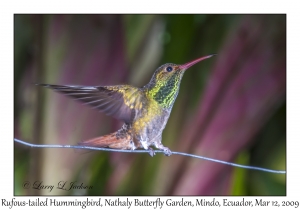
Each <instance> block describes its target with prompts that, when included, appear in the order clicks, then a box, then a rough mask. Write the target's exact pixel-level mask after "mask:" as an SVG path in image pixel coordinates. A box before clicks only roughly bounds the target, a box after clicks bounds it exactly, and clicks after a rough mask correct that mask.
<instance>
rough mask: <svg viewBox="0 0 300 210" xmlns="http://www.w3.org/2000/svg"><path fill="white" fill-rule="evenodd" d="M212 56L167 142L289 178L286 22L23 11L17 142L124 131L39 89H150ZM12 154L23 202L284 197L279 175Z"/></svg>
mask: <svg viewBox="0 0 300 210" xmlns="http://www.w3.org/2000/svg"><path fill="white" fill-rule="evenodd" d="M212 53H217V54H218V55H217V56H215V57H213V58H210V59H208V60H205V61H203V62H201V63H199V64H197V65H195V66H194V67H193V68H191V69H190V70H188V71H187V72H186V73H185V75H184V77H183V80H182V83H181V89H180V92H179V95H178V98H177V100H176V102H175V105H174V107H173V110H172V113H171V116H170V119H169V121H168V124H167V126H166V129H165V131H164V133H163V144H164V145H165V146H167V147H169V148H170V149H171V150H173V151H181V152H186V153H192V154H198V155H202V156H206V157H210V158H217V159H221V160H225V161H233V162H236V163H240V164H246V165H253V166H259V167H267V168H272V169H277V170H285V169H286V16H285V15H15V16H14V137H15V138H19V139H22V140H25V141H28V142H31V143H37V144H72V145H75V144H77V142H79V141H82V140H86V139H89V138H93V137H96V136H100V135H104V134H108V133H110V132H113V131H115V130H117V129H119V128H120V127H121V125H122V122H120V121H118V120H115V119H113V118H111V117H107V116H105V115H104V114H103V113H100V112H97V111H96V110H93V109H90V108H89V107H88V106H85V105H82V104H80V103H77V102H75V101H74V100H72V99H69V98H67V97H65V96H62V95H60V94H57V93H55V92H53V91H50V90H46V89H45V88H42V87H37V86H35V85H34V83H50V84H64V85H67V84H68V85H71V84H73V85H117V84H131V85H134V86H138V87H142V86H144V85H145V84H147V83H148V81H149V80H150V78H151V76H152V74H153V73H154V71H155V69H156V68H157V67H159V66H160V65H162V64H164V63H176V64H183V63H186V62H188V61H191V60H193V59H195V58H198V57H200V56H204V55H208V54H212ZM14 147H15V148H14V193H15V195H286V176H285V175H283V174H271V173H266V172H261V171H252V170H246V169H239V168H233V167H230V166H226V165H222V164H218V163H213V162H208V161H203V160H199V159H193V158H189V157H182V156H176V155H173V156H170V157H165V156H164V155H162V154H157V155H156V156H155V157H153V158H151V157H150V156H149V155H148V154H146V153H145V154H127V153H108V152H88V153H84V154H82V153H78V152H75V151H74V150H72V149H37V148H29V147H25V146H23V145H19V144H16V143H15V144H14ZM25 181H29V182H30V184H31V187H29V189H24V187H23V183H24V182H25ZM35 181H37V183H41V185H40V186H42V185H44V186H46V185H54V188H56V187H57V185H58V183H59V182H60V181H63V182H67V183H66V186H68V185H69V184H70V182H76V184H77V185H81V183H82V184H83V186H92V189H77V190H76V189H75V190H74V189H73V190H61V189H53V190H52V191H51V192H50V190H47V189H41V190H38V189H34V188H33V185H34V182H35ZM37 183H36V185H38V184H37Z"/></svg>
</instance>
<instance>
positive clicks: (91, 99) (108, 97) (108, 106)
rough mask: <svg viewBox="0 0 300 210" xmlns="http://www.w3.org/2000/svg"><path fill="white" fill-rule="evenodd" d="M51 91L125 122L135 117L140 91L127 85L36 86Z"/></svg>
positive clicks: (139, 102)
mask: <svg viewBox="0 0 300 210" xmlns="http://www.w3.org/2000/svg"><path fill="white" fill-rule="evenodd" d="M36 85H40V86H44V87H47V88H50V89H53V90H55V91H57V92H59V93H62V94H64V95H66V96H69V97H72V98H75V99H76V100H78V101H81V102H83V103H84V104H88V105H89V106H92V107H93V108H95V109H98V110H100V111H102V112H104V113H105V114H107V115H110V116H113V117H115V118H117V119H120V120H123V121H125V122H130V121H131V120H132V119H133V118H134V115H135V112H134V108H135V107H136V106H137V103H138V106H139V107H140V104H141V97H143V94H141V90H140V89H139V88H135V87H132V86H129V85H117V86H70V85H49V84H36Z"/></svg>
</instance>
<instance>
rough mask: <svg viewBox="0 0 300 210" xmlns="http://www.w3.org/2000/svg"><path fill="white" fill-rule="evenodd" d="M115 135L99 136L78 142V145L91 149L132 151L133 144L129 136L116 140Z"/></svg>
mask: <svg viewBox="0 0 300 210" xmlns="http://www.w3.org/2000/svg"><path fill="white" fill-rule="evenodd" d="M116 134H117V132H114V133H111V134H108V135H105V136H99V137H96V138H93V139H89V140H86V141H83V142H80V143H79V145H82V146H91V147H109V148H113V149H134V148H133V147H134V144H133V142H132V140H131V138H130V136H129V135H126V136H124V137H123V138H117V136H116Z"/></svg>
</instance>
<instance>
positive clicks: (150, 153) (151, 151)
mask: <svg viewBox="0 0 300 210" xmlns="http://www.w3.org/2000/svg"><path fill="white" fill-rule="evenodd" d="M148 151H149V155H150V156H151V157H153V156H154V155H155V152H154V150H153V149H152V148H151V147H149V149H148Z"/></svg>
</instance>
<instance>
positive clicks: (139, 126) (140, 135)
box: [132, 98, 170, 146]
mask: <svg viewBox="0 0 300 210" xmlns="http://www.w3.org/2000/svg"><path fill="white" fill-rule="evenodd" d="M169 116H170V111H169V110H168V109H164V108H163V107H161V106H160V105H159V104H158V103H157V101H155V100H154V99H151V98H150V99H148V103H146V104H145V106H143V108H142V109H140V110H136V115H135V119H134V120H133V123H132V130H133V135H134V137H135V138H136V139H137V140H138V141H144V142H147V145H148V146H149V145H151V142H152V139H155V138H156V137H157V136H158V135H160V134H162V131H163V130H164V128H165V126H166V123H167V121H168V119H169Z"/></svg>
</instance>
